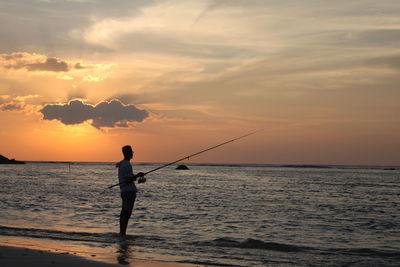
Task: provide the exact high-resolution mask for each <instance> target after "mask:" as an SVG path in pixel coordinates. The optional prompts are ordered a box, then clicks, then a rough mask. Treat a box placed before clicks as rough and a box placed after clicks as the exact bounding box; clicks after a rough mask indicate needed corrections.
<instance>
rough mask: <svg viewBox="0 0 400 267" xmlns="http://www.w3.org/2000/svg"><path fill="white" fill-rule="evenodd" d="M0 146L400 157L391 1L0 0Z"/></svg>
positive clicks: (295, 159)
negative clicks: (96, 0)
mask: <svg viewBox="0 0 400 267" xmlns="http://www.w3.org/2000/svg"><path fill="white" fill-rule="evenodd" d="M0 10H2V11H1V12H0V16H1V18H2V21H4V22H5V23H2V24H1V25H0V34H1V36H2V41H1V42H0V69H1V72H0V125H1V128H0V154H2V155H4V156H7V157H9V158H16V159H20V160H52V161H58V160H59V161H117V160H119V159H120V158H121V153H120V147H121V146H123V145H125V144H131V145H132V146H133V147H134V149H135V151H136V154H135V159H134V160H136V161H146V162H160V161H163V162H168V161H172V160H175V159H177V158H180V157H182V156H185V155H188V154H191V153H194V152H196V151H199V150H202V149H204V148H207V147H209V146H213V145H215V144H218V143H221V142H224V141H226V140H229V139H232V138H235V137H237V136H240V135H243V134H246V133H248V132H251V131H254V130H257V129H265V130H264V131H262V132H260V133H257V134H256V135H252V136H249V137H247V138H245V139H242V140H239V141H237V142H235V143H231V144H229V145H227V146H224V147H222V148H218V149H217V150H214V151H211V152H208V153H205V154H203V155H201V156H199V157H197V158H193V159H192V160H191V162H212V163H278V164H279V163H283V164H286V163H287V164H296V163H297V164H370V165H400V152H399V151H400V104H399V99H400V90H399V84H400V75H399V72H400V48H399V46H398V44H399V43H400V19H399V16H398V14H400V7H399V5H398V2H397V0H396V1H395V0H393V1H390V0H388V1H383V2H382V1H381V2H379V3H376V1H362V3H361V2H360V1H333V2H329V3H328V2H326V1H322V0H316V1H306V0H300V1H292V2H290V1H289V2H287V3H286V2H285V3H280V2H279V1H252V0H251V1H211V0H210V1H197V0H193V1H182V0H171V1H165V0H163V1H154V2H153V1H118V4H115V3H114V2H111V1H98V2H96V3H92V2H91V1H40V0H30V1H3V2H2V3H0Z"/></svg>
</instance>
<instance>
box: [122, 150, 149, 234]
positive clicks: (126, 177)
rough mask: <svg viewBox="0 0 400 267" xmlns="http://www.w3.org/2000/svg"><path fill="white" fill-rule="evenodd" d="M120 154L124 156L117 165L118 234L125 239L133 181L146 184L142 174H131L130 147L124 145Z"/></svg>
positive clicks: (133, 186)
mask: <svg viewBox="0 0 400 267" xmlns="http://www.w3.org/2000/svg"><path fill="white" fill-rule="evenodd" d="M122 154H123V155H124V159H123V160H121V161H120V162H119V163H117V167H118V179H119V183H120V185H119V188H120V192H121V198H122V209H121V214H120V217H119V234H120V236H121V237H123V238H125V237H126V228H127V226H128V221H129V218H130V217H131V215H132V210H133V206H134V204H135V199H136V192H137V189H136V186H135V181H136V179H137V178H139V180H138V183H144V182H146V178H144V173H142V172H139V173H137V174H136V175H134V174H133V171H132V165H131V163H130V160H131V159H132V157H133V150H132V147H131V146H129V145H126V146H124V147H122Z"/></svg>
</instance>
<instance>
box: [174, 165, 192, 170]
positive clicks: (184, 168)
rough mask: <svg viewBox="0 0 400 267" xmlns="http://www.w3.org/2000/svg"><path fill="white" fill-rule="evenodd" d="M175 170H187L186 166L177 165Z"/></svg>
mask: <svg viewBox="0 0 400 267" xmlns="http://www.w3.org/2000/svg"><path fill="white" fill-rule="evenodd" d="M175 170H189V168H188V166H186V165H183V164H182V165H178V166H177V167H176V168H175Z"/></svg>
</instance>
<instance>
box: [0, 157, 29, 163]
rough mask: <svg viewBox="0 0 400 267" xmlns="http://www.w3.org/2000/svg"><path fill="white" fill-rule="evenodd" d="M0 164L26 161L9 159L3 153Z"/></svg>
mask: <svg viewBox="0 0 400 267" xmlns="http://www.w3.org/2000/svg"><path fill="white" fill-rule="evenodd" d="M0 164H25V162H23V161H19V160H15V159H9V158H7V157H5V156H3V155H0Z"/></svg>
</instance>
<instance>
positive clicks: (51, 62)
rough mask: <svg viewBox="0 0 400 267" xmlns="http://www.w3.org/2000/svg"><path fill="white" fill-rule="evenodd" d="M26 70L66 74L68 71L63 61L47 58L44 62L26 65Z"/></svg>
mask: <svg viewBox="0 0 400 267" xmlns="http://www.w3.org/2000/svg"><path fill="white" fill-rule="evenodd" d="M26 68H27V69H28V70H30V71H54V72H60V71H64V72H67V71H68V70H69V68H68V64H67V63H66V62H65V61H60V60H58V59H57V58H53V57H49V58H47V59H46V61H45V62H42V63H33V64H27V65H26Z"/></svg>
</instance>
